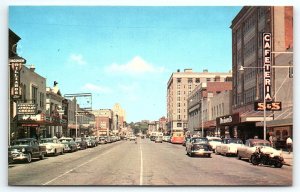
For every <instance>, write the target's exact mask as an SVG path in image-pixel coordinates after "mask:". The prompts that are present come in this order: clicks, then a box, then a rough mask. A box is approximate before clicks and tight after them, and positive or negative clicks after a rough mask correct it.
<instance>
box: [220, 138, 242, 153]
mask: <svg viewBox="0 0 300 192" xmlns="http://www.w3.org/2000/svg"><path fill="white" fill-rule="evenodd" d="M242 145H243V141H242V140H241V139H238V138H224V139H223V140H222V142H221V143H220V144H218V145H217V146H216V149H215V152H216V154H222V155H225V156H229V155H237V149H238V147H240V146H242Z"/></svg>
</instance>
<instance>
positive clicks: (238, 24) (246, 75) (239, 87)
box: [231, 6, 293, 139]
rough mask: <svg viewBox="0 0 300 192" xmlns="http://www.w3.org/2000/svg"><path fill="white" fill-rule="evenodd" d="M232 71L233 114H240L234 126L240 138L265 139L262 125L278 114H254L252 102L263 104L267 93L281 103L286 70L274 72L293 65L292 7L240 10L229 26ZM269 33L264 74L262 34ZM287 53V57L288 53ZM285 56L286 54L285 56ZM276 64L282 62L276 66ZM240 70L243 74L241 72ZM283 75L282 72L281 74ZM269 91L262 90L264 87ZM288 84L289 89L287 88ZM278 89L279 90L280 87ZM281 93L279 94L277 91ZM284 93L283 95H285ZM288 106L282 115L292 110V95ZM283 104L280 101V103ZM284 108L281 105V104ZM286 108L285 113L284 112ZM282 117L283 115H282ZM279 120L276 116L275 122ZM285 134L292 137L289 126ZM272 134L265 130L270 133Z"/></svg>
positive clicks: (286, 105) (269, 112)
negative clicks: (287, 56) (268, 50)
mask: <svg viewBox="0 0 300 192" xmlns="http://www.w3.org/2000/svg"><path fill="white" fill-rule="evenodd" d="M231 29H232V71H233V74H232V75H233V84H232V85H233V91H232V105H233V108H232V114H239V118H240V122H239V123H238V125H235V126H236V129H237V130H238V133H239V135H238V136H239V137H241V138H246V139H247V138H250V137H253V136H258V137H260V138H264V137H267V136H266V133H265V130H264V129H265V128H264V127H262V126H261V125H262V122H267V123H268V121H271V120H273V119H274V118H275V114H276V113H277V112H275V114H274V111H267V112H266V115H264V112H263V111H258V110H254V103H255V102H263V101H264V99H265V98H266V94H265V93H266V92H265V91H267V92H270V95H269V96H268V97H270V98H271V99H272V101H275V99H276V101H280V100H279V99H287V98H285V97H281V98H279V95H280V93H282V92H284V89H283V88H282V87H283V86H281V84H282V83H281V82H282V80H283V79H284V77H281V76H285V75H286V73H288V70H289V69H288V67H287V68H286V69H281V70H277V69H276V68H275V67H276V66H278V65H280V66H282V65H292V63H293V62H292V54H291V50H292V48H293V7H283V6H275V7H273V6H259V7H254V6H253V7H252V6H251V7H248V6H246V7H243V8H242V10H241V11H240V12H239V13H238V14H237V16H236V17H235V18H234V19H233V21H232V25H231ZM264 33H270V34H271V38H270V41H271V43H270V45H268V48H270V49H271V53H270V55H271V56H270V58H269V60H270V65H271V67H269V68H265V69H268V71H267V73H264V67H265V65H264V64H265V63H266V61H267V60H266V59H265V58H266V57H265V53H266V52H263V51H265V46H264V45H263V40H265V38H263V34H264ZM288 52H289V53H288ZM279 53H281V54H284V55H287V54H289V55H291V57H290V58H285V56H282V57H280V56H278V54H279ZM285 53H287V54H285ZM279 60H281V61H280V62H279ZM241 67H244V68H245V70H243V71H241V70H239V69H241ZM283 71H285V72H283ZM266 77H269V79H268V81H267V83H268V84H267V85H268V89H264V87H265V86H267V85H266ZM285 83H286V85H285V86H287V87H291V86H292V79H288V80H286V81H285ZM287 84H288V85H287ZM280 86H281V87H280ZM269 88H270V89H269ZM280 89H281V90H280ZM285 93H286V92H285ZM288 97H289V98H288V99H287V100H288V103H287V104H285V105H282V109H281V110H282V111H285V110H291V107H290V106H291V103H292V95H289V96H288ZM282 101H283V100H281V102H282ZM282 104H283V103H282ZM286 107H288V109H286ZM282 116H284V115H282ZM279 119H280V116H279V117H278V116H277V120H279ZM284 127H286V129H287V130H286V131H287V132H288V134H291V131H292V126H291V124H289V125H284ZM272 131H273V130H271V129H270V130H267V132H268V133H269V132H272Z"/></svg>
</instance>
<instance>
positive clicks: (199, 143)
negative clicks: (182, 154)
mask: <svg viewBox="0 0 300 192" xmlns="http://www.w3.org/2000/svg"><path fill="white" fill-rule="evenodd" d="M183 145H185V147H186V153H187V155H189V156H194V155H201V156H207V157H211V154H212V153H216V154H219V155H224V156H236V157H237V158H238V159H247V160H249V161H250V162H251V158H252V157H253V154H255V153H256V152H257V150H258V149H259V150H261V151H263V152H264V153H265V154H267V155H268V156H270V157H271V158H274V157H275V158H277V157H278V158H280V159H282V160H283V156H282V150H277V149H275V148H273V147H271V144H270V142H269V141H267V140H263V139H248V140H246V142H245V143H243V141H242V140H241V139H238V138H223V139H221V138H218V137H191V138H186V140H185V143H184V144H183Z"/></svg>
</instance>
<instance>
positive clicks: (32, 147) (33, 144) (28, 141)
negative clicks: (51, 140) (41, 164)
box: [8, 138, 46, 163]
mask: <svg viewBox="0 0 300 192" xmlns="http://www.w3.org/2000/svg"><path fill="white" fill-rule="evenodd" d="M8 152H9V153H11V155H12V157H13V161H25V162H27V163H31V161H32V159H33V158H39V159H40V160H42V159H44V157H45V154H46V146H42V145H40V144H39V142H38V141H37V139H35V138H23V139H17V140H14V141H12V143H11V146H9V151H8Z"/></svg>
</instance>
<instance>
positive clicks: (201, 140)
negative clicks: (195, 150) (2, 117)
mask: <svg viewBox="0 0 300 192" xmlns="http://www.w3.org/2000/svg"><path fill="white" fill-rule="evenodd" d="M207 141H208V140H207V139H206V138H193V139H192V142H193V143H207Z"/></svg>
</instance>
